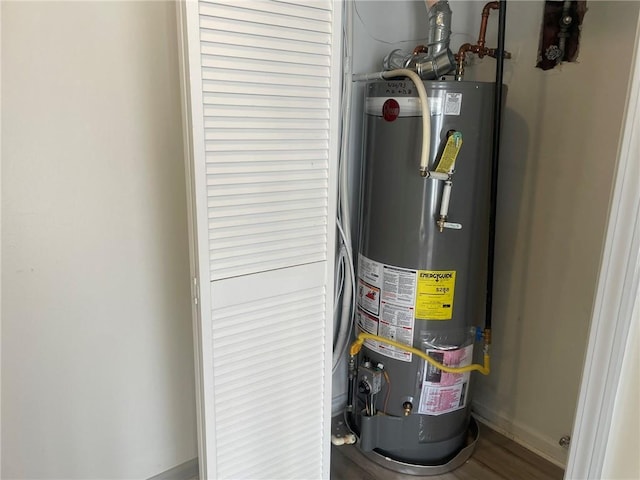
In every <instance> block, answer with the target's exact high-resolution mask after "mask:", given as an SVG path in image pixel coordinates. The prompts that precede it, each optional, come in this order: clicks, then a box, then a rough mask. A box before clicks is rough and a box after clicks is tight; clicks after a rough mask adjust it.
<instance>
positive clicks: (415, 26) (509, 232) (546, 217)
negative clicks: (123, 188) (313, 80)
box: [352, 0, 640, 464]
mask: <svg viewBox="0 0 640 480" xmlns="http://www.w3.org/2000/svg"><path fill="white" fill-rule="evenodd" d="M356 3H357V7H358V11H359V15H357V16H356V18H355V20H354V24H355V35H356V39H355V48H354V50H355V51H354V71H355V72H357V73H362V72H363V71H365V70H379V69H380V61H381V59H382V57H383V56H384V55H385V54H386V53H387V52H389V51H391V50H392V49H394V48H405V49H406V50H411V49H412V48H413V46H415V45H416V44H417V43H422V40H421V39H423V38H424V36H425V35H426V16H425V14H424V12H425V9H424V4H423V2H399V1H398V2H396V1H394V2H367V1H357V2H356ZM450 3H451V8H452V10H453V25H452V30H453V36H452V42H451V43H452V49H453V50H454V51H456V49H457V48H458V47H459V45H461V44H462V43H464V42H467V41H471V42H472V43H475V40H476V39H477V34H478V27H479V21H480V15H479V14H480V10H481V9H482V6H483V4H484V2H474V1H471V2H469V1H455V0H452V1H451V2H450ZM543 5H544V2H543V1H542V0H539V1H517V2H514V1H512V2H509V3H508V11H507V39H506V48H507V50H509V51H511V52H513V54H514V58H513V59H512V60H508V61H507V62H506V64H505V83H507V84H508V87H509V91H508V95H507V105H506V111H505V117H504V128H503V148H502V155H501V167H500V168H501V170H500V195H499V205H498V220H497V222H498V231H497V262H496V282H495V298H494V320H493V326H494V343H493V352H492V353H493V355H492V356H493V359H492V368H493V372H492V374H491V375H490V376H489V377H487V378H484V377H478V378H476V385H475V403H474V407H475V409H476V411H478V412H479V413H480V414H481V415H482V416H484V417H485V418H487V419H489V420H490V421H491V422H492V423H493V424H494V425H495V426H497V427H499V428H501V429H503V430H504V431H505V432H507V433H509V434H511V435H513V436H515V438H516V439H517V440H519V441H520V442H523V443H525V444H527V445H528V446H529V447H533V448H535V449H537V450H538V451H539V452H541V453H543V454H544V455H546V456H547V457H549V458H551V459H553V460H555V461H556V462H557V463H559V464H562V463H564V462H565V461H566V451H565V450H563V449H562V448H561V447H560V446H559V445H558V440H559V438H560V437H561V436H563V435H567V434H570V433H571V429H572V428H571V427H572V423H573V417H574V413H575V408H576V402H577V394H578V389H579V382H580V376H581V373H582V368H583V358H584V352H585V349H586V342H587V332H588V328H589V321H590V317H591V308H592V303H593V295H594V292H595V287H596V280H597V275H598V268H599V265H600V255H601V251H602V247H603V241H604V230H605V227H606V215H607V212H608V206H609V197H610V191H611V186H612V180H613V170H614V168H615V161H616V153H617V148H618V141H619V136H620V128H621V124H622V117H623V110H624V106H625V103H626V93H627V86H628V78H629V73H630V70H629V68H630V65H629V57H630V53H629V51H630V49H631V48H632V47H633V44H634V39H635V30H636V22H637V18H638V8H639V6H640V5H639V4H638V2H601V1H590V2H589V3H588V8H589V11H588V12H587V14H586V17H585V20H584V24H583V30H582V41H581V49H580V55H579V59H578V60H579V62H578V63H576V64H565V65H563V66H562V67H561V68H560V69H557V70H553V71H548V72H543V71H541V70H539V69H536V68H534V67H535V63H536V56H537V49H538V42H539V33H540V25H541V22H542V12H543ZM496 27H497V14H496V13H495V12H494V14H492V17H491V19H490V20H489V30H488V35H487V45H488V46H495V45H496V43H497V41H496V30H497V28H496ZM373 37H375V38H373ZM403 39H407V40H409V39H410V41H409V42H407V43H404V44H403V43H402V42H399V40H403ZM494 69H495V60H493V59H491V58H486V59H484V60H476V61H472V62H471V66H469V67H468V68H467V71H466V73H467V75H466V79H468V80H473V79H480V80H486V81H493V80H494V78H495V74H494ZM355 101H356V102H358V103H356V105H357V107H355V110H356V112H355V113H354V116H353V118H354V122H356V125H357V124H358V123H359V122H361V118H362V107H361V105H362V100H361V94H360V95H356V96H355ZM353 138H354V144H353V145H352V148H353V150H352V151H353V152H357V151H358V150H359V148H360V139H359V130H358V129H357V128H356V129H355V130H354V137H353ZM354 158H357V157H354ZM355 178H357V174H354V179H355Z"/></svg>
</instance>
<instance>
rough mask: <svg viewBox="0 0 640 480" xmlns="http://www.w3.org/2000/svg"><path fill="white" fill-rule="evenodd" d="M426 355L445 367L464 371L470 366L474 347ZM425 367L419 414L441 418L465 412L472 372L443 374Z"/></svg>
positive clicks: (427, 364) (440, 371) (427, 366)
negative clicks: (448, 414)
mask: <svg viewBox="0 0 640 480" xmlns="http://www.w3.org/2000/svg"><path fill="white" fill-rule="evenodd" d="M427 355H429V356H430V357H431V358H433V359H434V360H437V361H438V362H440V363H442V364H443V365H446V366H447V367H465V366H467V365H471V361H472V357H473V345H468V346H466V347H463V348H459V349H456V350H446V351H444V350H436V349H433V350H427ZM425 364H426V365H425V368H424V377H423V380H422V391H421V393H420V404H419V405H418V413H422V414H425V415H442V414H445V413H449V412H454V411H456V410H460V409H461V408H464V407H465V406H466V405H467V397H468V396H469V395H468V394H469V388H468V387H469V378H470V377H471V372H465V373H446V372H443V371H442V370H440V369H439V368H436V367H434V366H433V365H431V364H430V363H427V362H425Z"/></svg>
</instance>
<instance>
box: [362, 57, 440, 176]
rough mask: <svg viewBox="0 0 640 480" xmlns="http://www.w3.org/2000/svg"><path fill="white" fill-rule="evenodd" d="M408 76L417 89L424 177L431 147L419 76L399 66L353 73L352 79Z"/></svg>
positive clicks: (421, 162)
mask: <svg viewBox="0 0 640 480" xmlns="http://www.w3.org/2000/svg"><path fill="white" fill-rule="evenodd" d="M395 77H409V78H410V79H411V80H412V81H413V83H414V84H415V86H416V90H418V97H419V98H420V107H421V108H422V153H421V155H420V174H421V175H422V176H423V177H426V176H427V175H428V173H429V150H430V149H431V111H430V110H429V100H428V98H427V90H426V89H425V88H424V83H422V79H421V78H420V76H419V75H418V74H417V73H416V72H414V71H412V70H409V69H406V68H399V69H397V70H389V71H388V72H376V73H364V74H360V75H354V76H353V81H354V82H359V81H369V80H377V79H386V78H395Z"/></svg>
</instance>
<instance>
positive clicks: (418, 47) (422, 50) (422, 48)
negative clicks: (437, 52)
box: [413, 45, 428, 55]
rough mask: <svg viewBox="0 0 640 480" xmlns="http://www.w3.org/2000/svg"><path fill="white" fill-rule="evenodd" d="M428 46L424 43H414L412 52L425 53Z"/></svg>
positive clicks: (415, 53) (416, 53)
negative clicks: (414, 46)
mask: <svg viewBox="0 0 640 480" xmlns="http://www.w3.org/2000/svg"><path fill="white" fill-rule="evenodd" d="M427 50H428V48H427V47H426V46H425V45H416V48H414V49H413V54H414V55H418V54H419V53H427Z"/></svg>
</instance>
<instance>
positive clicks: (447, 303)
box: [416, 270, 456, 320]
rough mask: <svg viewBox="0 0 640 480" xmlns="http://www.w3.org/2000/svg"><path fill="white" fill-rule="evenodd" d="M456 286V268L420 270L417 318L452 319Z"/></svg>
mask: <svg viewBox="0 0 640 480" xmlns="http://www.w3.org/2000/svg"><path fill="white" fill-rule="evenodd" d="M455 286H456V272H455V270H419V271H418V288H417V293H416V318H418V319H420V320H451V316H452V314H453V294H454V291H455Z"/></svg>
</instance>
